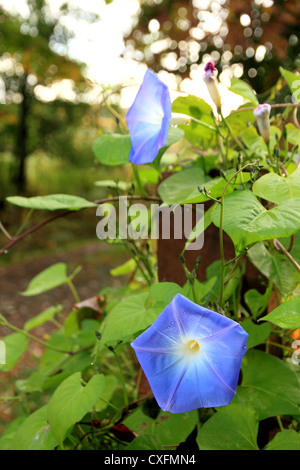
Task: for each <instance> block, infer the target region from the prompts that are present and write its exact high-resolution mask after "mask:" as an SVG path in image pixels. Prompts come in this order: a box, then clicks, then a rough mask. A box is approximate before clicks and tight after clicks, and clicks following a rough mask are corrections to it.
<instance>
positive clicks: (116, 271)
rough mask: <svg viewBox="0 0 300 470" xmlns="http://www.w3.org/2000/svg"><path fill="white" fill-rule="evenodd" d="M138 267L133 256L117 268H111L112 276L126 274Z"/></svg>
mask: <svg viewBox="0 0 300 470" xmlns="http://www.w3.org/2000/svg"><path fill="white" fill-rule="evenodd" d="M135 268H136V263H135V261H134V259H133V258H131V259H130V260H128V261H126V262H125V263H123V264H121V265H120V266H118V267H117V268H113V269H111V270H110V274H111V275H112V276H125V275H126V274H130V273H132V272H133V271H134V270H135Z"/></svg>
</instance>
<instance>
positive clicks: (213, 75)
mask: <svg viewBox="0 0 300 470" xmlns="http://www.w3.org/2000/svg"><path fill="white" fill-rule="evenodd" d="M204 71H205V74H204V76H203V80H204V81H205V83H206V86H207V89H208V92H209V94H210V97H211V99H212V100H213V102H214V103H215V105H216V107H217V109H218V111H220V110H221V106H222V104H221V96H220V93H219V88H218V80H217V75H218V71H217V69H216V67H215V64H214V62H213V61H212V60H211V61H209V62H207V64H206V65H205V67H204Z"/></svg>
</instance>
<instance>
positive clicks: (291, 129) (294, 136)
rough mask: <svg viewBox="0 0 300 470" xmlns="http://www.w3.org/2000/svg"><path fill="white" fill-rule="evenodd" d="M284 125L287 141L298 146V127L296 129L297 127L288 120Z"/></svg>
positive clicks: (299, 135)
mask: <svg viewBox="0 0 300 470" xmlns="http://www.w3.org/2000/svg"><path fill="white" fill-rule="evenodd" d="M285 127H286V131H287V141H288V142H290V143H291V144H293V145H298V147H300V129H297V127H295V126H294V124H292V123H291V122H289V123H288V124H287V125H286V126H285Z"/></svg>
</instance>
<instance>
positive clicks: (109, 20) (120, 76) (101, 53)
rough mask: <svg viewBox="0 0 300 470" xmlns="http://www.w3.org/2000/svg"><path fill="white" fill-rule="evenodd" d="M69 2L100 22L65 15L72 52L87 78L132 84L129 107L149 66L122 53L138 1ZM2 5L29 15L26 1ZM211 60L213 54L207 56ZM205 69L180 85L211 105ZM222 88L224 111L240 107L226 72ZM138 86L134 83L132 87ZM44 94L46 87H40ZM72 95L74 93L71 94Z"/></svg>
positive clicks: (165, 77)
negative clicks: (80, 62) (94, 16)
mask: <svg viewBox="0 0 300 470" xmlns="http://www.w3.org/2000/svg"><path fill="white" fill-rule="evenodd" d="M48 3H49V5H50V7H51V10H52V11H53V12H55V11H57V10H58V9H59V7H60V6H61V5H62V4H63V3H65V0H49V2H48ZM68 3H69V5H72V6H74V7H78V8H81V9H82V8H83V4H84V10H85V11H90V12H94V13H97V14H98V15H99V17H100V18H99V21H97V22H95V23H94V24H89V23H88V22H86V21H84V20H80V19H77V18H72V17H65V20H64V21H65V25H66V26H67V27H68V28H69V29H71V30H73V31H74V32H75V37H74V39H72V40H71V41H70V44H69V55H70V56H71V57H73V58H76V59H78V60H80V61H83V62H85V63H86V64H87V77H88V78H90V79H92V80H94V81H95V82H97V83H99V84H104V85H115V84H130V85H131V86H129V87H128V88H126V89H125V90H124V92H123V93H122V99H121V103H120V104H121V106H122V107H124V108H128V107H129V106H130V105H131V103H132V101H133V99H134V96H135V94H136V92H137V89H138V85H139V84H140V83H141V82H142V79H143V76H144V73H145V71H146V65H144V64H142V63H139V62H137V61H134V60H132V59H126V60H125V59H124V58H121V57H120V54H121V53H122V52H123V51H124V41H123V34H124V33H125V32H126V31H130V28H131V25H132V21H133V18H134V15H135V14H136V13H137V12H138V10H139V2H138V0H114V1H113V2H112V3H111V4H108V5H106V4H105V1H104V0H84V2H82V0H69V1H68ZM0 5H1V6H3V7H4V8H7V9H9V10H12V11H17V12H19V13H21V14H22V15H24V16H25V17H26V16H28V10H27V7H26V1H25V0H0ZM207 60H210V57H209V56H208V57H207ZM202 74H203V69H202V68H200V69H199V70H198V71H197V72H195V73H194V75H193V80H191V79H185V80H184V81H183V82H182V83H181V85H180V88H181V90H182V91H185V92H187V93H192V94H194V95H196V96H199V97H201V98H204V99H205V100H206V101H207V102H209V103H210V104H212V102H211V99H210V96H209V94H208V92H207V89H206V86H205V84H204V82H203V80H202ZM159 76H160V78H161V80H162V81H164V82H165V83H166V84H167V85H168V86H169V88H170V90H171V97H172V98H175V96H177V93H175V92H172V90H176V89H177V81H176V78H175V75H174V74H171V73H170V74H169V73H167V72H161V73H160V74H159ZM220 78H221V79H222V83H221V84H220V91H221V94H222V98H223V102H224V109H223V112H224V114H227V113H228V112H230V110H231V109H234V108H236V107H238V106H239V105H240V104H241V102H242V100H241V98H240V97H238V95H235V94H232V93H230V92H228V90H227V86H229V84H230V79H229V76H228V75H226V73H225V74H224V72H223V74H222V76H221V77H220ZM132 85H135V86H132ZM64 87H65V88H66V89H65V92H66V93H70V85H68V84H67V83H65V84H64ZM39 93H43V90H41V89H40V90H39ZM47 93H48V95H46V91H44V97H45V100H47V99H51V97H52V96H54V94H57V90H56V89H53V90H51V92H50V90H48V91H47ZM70 96H71V95H70Z"/></svg>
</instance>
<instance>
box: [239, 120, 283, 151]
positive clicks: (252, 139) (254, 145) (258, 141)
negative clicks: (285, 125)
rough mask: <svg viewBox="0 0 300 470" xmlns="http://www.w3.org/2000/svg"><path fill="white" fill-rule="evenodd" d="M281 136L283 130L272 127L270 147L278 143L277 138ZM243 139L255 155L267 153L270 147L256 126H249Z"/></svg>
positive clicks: (244, 132)
mask: <svg viewBox="0 0 300 470" xmlns="http://www.w3.org/2000/svg"><path fill="white" fill-rule="evenodd" d="M280 136H281V131H280V129H278V127H275V126H271V127H270V147H271V148H273V147H275V146H276V144H277V140H278V139H279V138H280ZM242 140H243V142H244V144H245V145H246V147H248V149H249V150H251V151H252V154H254V156H257V157H260V156H261V155H262V154H265V155H267V153H268V148H267V145H266V143H265V141H264V139H263V138H262V137H261V136H260V135H259V134H258V132H257V130H256V128H255V127H248V128H247V129H245V130H244V131H243V134H242Z"/></svg>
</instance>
